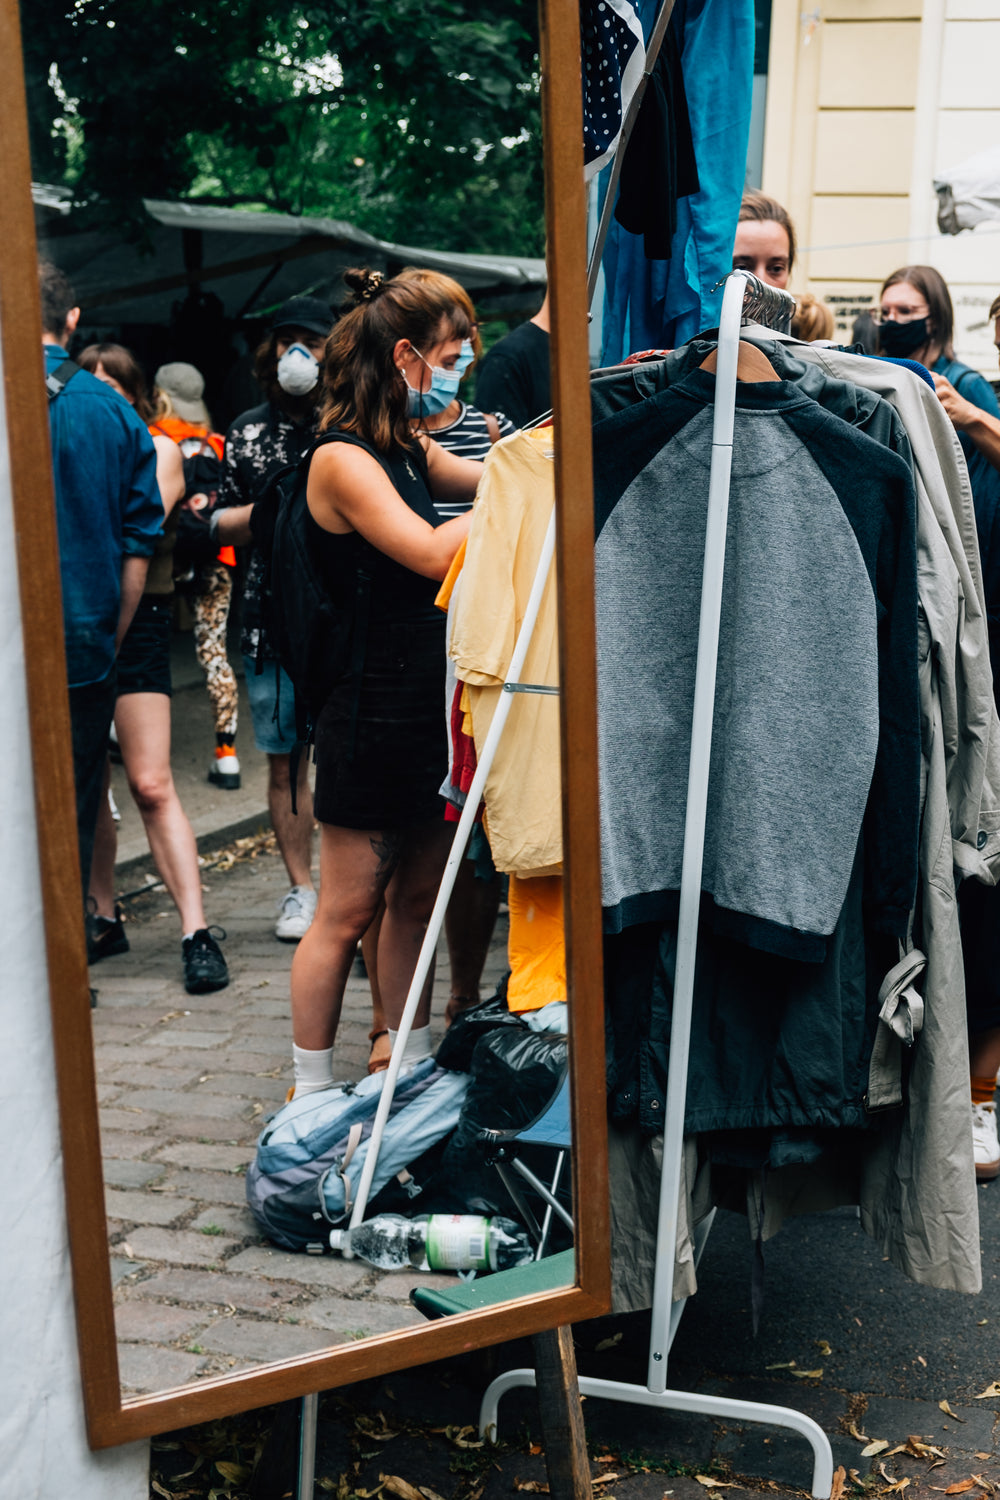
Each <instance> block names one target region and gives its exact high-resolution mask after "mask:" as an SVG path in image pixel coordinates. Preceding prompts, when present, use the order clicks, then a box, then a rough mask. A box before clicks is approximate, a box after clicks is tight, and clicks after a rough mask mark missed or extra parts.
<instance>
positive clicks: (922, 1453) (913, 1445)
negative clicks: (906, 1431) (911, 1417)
mask: <svg viewBox="0 0 1000 1500" xmlns="http://www.w3.org/2000/svg"><path fill="white" fill-rule="evenodd" d="M905 1451H906V1452H907V1453H912V1455H913V1457H914V1458H944V1456H945V1455H944V1454H943V1453H942V1452H941V1449H940V1448H935V1447H934V1446H933V1444H931V1443H925V1442H924V1441H923V1440H922V1439H921V1438H918V1437H917V1436H916V1434H915V1433H913V1432H911V1433H910V1435H909V1437H908V1438H907V1439H906V1448H905Z"/></svg>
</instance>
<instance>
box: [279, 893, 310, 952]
mask: <svg viewBox="0 0 1000 1500" xmlns="http://www.w3.org/2000/svg"><path fill="white" fill-rule="evenodd" d="M315 915H316V892H315V891H314V890H311V889H310V887H309V886H307V885H293V886H292V888H291V890H290V891H289V892H288V895H287V896H286V897H285V899H284V900H283V901H282V903H281V909H280V911H279V914H278V920H277V922H275V924H274V935H275V937H276V938H280V939H281V941H282V942H283V943H297V942H298V941H299V938H304V937H305V935H306V933H307V932H308V931H309V924H310V923H311V922H312V919H313V917H314V916H315Z"/></svg>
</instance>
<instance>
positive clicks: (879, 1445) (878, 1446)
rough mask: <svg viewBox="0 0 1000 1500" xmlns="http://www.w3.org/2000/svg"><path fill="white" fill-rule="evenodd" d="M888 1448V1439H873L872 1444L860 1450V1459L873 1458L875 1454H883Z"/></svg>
mask: <svg viewBox="0 0 1000 1500" xmlns="http://www.w3.org/2000/svg"><path fill="white" fill-rule="evenodd" d="M888 1446H889V1439H888V1438H875V1440H874V1442H871V1443H869V1444H868V1447H867V1448H862V1450H861V1457H862V1458H874V1457H875V1455H876V1453H884V1452H885V1450H886V1449H887V1448H888Z"/></svg>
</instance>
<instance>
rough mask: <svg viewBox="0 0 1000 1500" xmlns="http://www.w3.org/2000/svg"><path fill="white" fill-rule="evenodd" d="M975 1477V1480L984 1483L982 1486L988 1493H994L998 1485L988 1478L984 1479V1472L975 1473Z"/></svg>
mask: <svg viewBox="0 0 1000 1500" xmlns="http://www.w3.org/2000/svg"><path fill="white" fill-rule="evenodd" d="M973 1478H974V1479H975V1481H976V1483H977V1484H981V1485H982V1487H983V1489H984V1490H985V1491H986V1493H987V1495H992V1494H993V1492H994V1490H995V1489H996V1485H995V1484H991V1483H990V1481H989V1480H988V1479H984V1478H983V1476H982V1474H974V1475H973Z"/></svg>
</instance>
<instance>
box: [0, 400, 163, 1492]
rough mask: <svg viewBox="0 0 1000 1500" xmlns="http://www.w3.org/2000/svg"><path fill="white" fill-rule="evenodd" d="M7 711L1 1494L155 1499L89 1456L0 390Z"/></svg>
mask: <svg viewBox="0 0 1000 1500" xmlns="http://www.w3.org/2000/svg"><path fill="white" fill-rule="evenodd" d="M52 628H53V630H55V629H58V628H59V622H58V620H57V619H56V618H55V617H54V618H53V620H52ZM0 703H2V705H3V709H2V712H0V766H2V767H3V786H4V795H3V804H2V805H3V816H2V817H0V910H2V912H3V929H4V956H3V965H2V969H0V1015H2V1017H3V1020H2V1031H0V1036H2V1043H3V1044H2V1047H0V1104H2V1119H3V1125H4V1145H3V1150H2V1152H0V1226H2V1228H0V1288H2V1294H0V1472H2V1476H3V1477H2V1479H0V1491H2V1493H3V1494H4V1495H8V1496H10V1497H12V1500H13V1497H16V1500H68V1497H70V1496H71V1497H72V1500H146V1497H147V1496H148V1494H149V1444H148V1443H146V1442H143V1443H132V1444H130V1445H129V1446H128V1447H126V1448H117V1449H110V1450H106V1451H104V1452H102V1453H91V1452H90V1450H89V1449H88V1447H87V1438H86V1433H85V1431H84V1425H83V1401H82V1395H81V1390H80V1376H79V1367H78V1363H77V1353H76V1325H75V1322H74V1318H73V1301H72V1295H71V1288H70V1273H69V1248H68V1244H67V1238H66V1216H65V1207H64V1200H63V1180H62V1154H61V1151H60V1147H59V1122H58V1118H57V1109H56V1094H55V1082H54V1064H53V1055H52V1035H51V1027H50V1022H49V1003H48V988H47V979H46V968H45V947H44V934H43V930H42V912H41V901H40V894H39V871H38V861H37V857H36V853H35V817H34V803H33V793H32V766H31V760H30V754H29V745H28V736H27V730H26V724H27V705H26V698H25V677H24V661H23V650H22V644H21V621H20V612H19V601H18V590H17V574H16V564H15V557H14V530H13V519H12V508H11V491H10V467H9V459H8V452H7V422H6V412H5V409H4V406H3V389H2V383H0ZM40 770H41V773H42V774H43V775H44V767H41V768H40Z"/></svg>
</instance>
